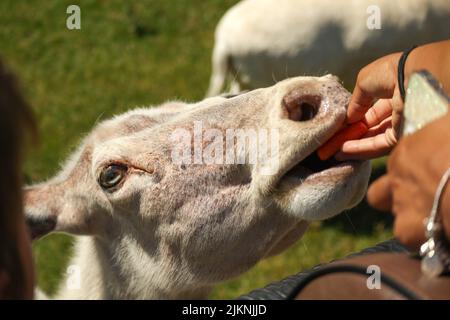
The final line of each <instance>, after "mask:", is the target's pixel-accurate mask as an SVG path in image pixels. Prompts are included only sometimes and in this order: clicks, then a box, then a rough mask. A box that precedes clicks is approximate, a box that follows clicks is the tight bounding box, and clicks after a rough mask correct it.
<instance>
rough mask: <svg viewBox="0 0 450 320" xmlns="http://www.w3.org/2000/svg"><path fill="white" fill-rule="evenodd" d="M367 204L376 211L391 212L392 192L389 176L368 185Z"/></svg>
mask: <svg viewBox="0 0 450 320" xmlns="http://www.w3.org/2000/svg"><path fill="white" fill-rule="evenodd" d="M367 202H369V205H371V206H372V207H374V208H376V209H378V210H381V211H391V209H392V190H391V183H390V179H389V175H387V174H386V175H384V176H382V177H381V178H378V179H377V180H375V181H374V182H373V183H372V184H371V185H370V187H369V190H368V191H367Z"/></svg>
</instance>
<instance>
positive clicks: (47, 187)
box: [24, 183, 91, 239]
mask: <svg viewBox="0 0 450 320" xmlns="http://www.w3.org/2000/svg"><path fill="white" fill-rule="evenodd" d="M74 198H75V199H74ZM24 205H25V217H26V221H27V225H28V227H29V229H30V233H31V237H32V239H37V238H40V237H43V236H45V235H46V234H48V233H50V232H52V231H61V232H68V233H73V234H83V235H87V234H90V231H91V230H90V229H91V228H90V227H89V221H90V220H91V219H89V217H88V215H89V210H88V209H87V207H86V203H84V201H83V200H82V199H76V197H72V196H71V195H70V193H69V192H68V191H67V190H66V188H64V183H62V184H61V185H58V184H41V185H38V186H34V187H28V188H26V189H25V190H24Z"/></svg>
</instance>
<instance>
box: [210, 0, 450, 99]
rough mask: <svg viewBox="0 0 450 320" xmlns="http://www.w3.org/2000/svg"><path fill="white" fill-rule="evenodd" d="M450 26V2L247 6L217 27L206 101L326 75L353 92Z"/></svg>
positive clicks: (340, 0) (304, 0)
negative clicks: (381, 65) (377, 66)
mask: <svg viewBox="0 0 450 320" xmlns="http://www.w3.org/2000/svg"><path fill="white" fill-rule="evenodd" d="M378 14H379V15H378ZM378 17H379V18H380V23H381V25H380V27H381V29H377V27H378V25H377V23H376V19H377V18H378ZM374 19H375V20H374ZM449 21H450V1H448V0H411V1H393V0H354V1H350V0H244V1H241V2H239V3H238V4H237V5H235V6H234V7H232V8H231V9H230V10H229V11H228V12H227V13H226V14H225V15H224V16H223V18H222V19H221V21H220V22H219V24H218V26H217V28H216V34H215V45H214V51H213V54H212V74H211V79H210V85H209V89H208V93H207V95H208V96H215V95H218V94H219V93H221V92H222V91H224V90H225V86H226V83H227V79H228V80H231V92H233V93H236V92H239V91H240V90H246V89H255V88H261V87H267V86H270V85H272V84H273V83H274V82H276V81H279V80H282V79H285V78H287V77H292V76H299V75H321V74H325V73H332V74H335V75H337V76H338V77H339V78H341V80H343V81H344V85H345V86H346V87H347V88H348V89H351V87H352V86H353V85H354V81H355V79H356V75H357V73H358V71H359V70H360V69H361V67H363V66H364V65H366V64H368V63H369V62H371V61H372V60H374V59H376V58H379V57H381V56H383V55H386V54H388V53H392V52H394V51H399V50H404V49H406V48H408V47H410V46H412V45H413V44H422V43H425V42H432V41H435V40H443V39H447V38H450V28H449V27H448V23H449ZM372 27H374V29H371V28H372Z"/></svg>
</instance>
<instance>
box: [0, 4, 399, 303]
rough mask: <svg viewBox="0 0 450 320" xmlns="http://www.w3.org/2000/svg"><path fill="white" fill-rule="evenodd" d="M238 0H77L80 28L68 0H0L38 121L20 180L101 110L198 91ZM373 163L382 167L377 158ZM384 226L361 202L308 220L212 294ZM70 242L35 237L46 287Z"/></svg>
mask: <svg viewBox="0 0 450 320" xmlns="http://www.w3.org/2000/svg"><path fill="white" fill-rule="evenodd" d="M236 2H237V1H236V0H209V1H204V0H189V1H182V0H179V1H167V0H148V1H118V0H108V1H106V0H104V1H93V0H83V1H76V2H75V3H77V4H79V5H80V7H81V19H82V21H81V25H82V29H81V30H79V31H69V30H67V29H66V27H65V20H66V17H67V15H66V13H65V12H66V7H67V6H68V5H69V4H73V3H74V2H73V1H71V0H70V1H62V0H61V1H60V0H58V1H56V0H55V1H31V0H27V1H21V0H2V1H0V55H1V56H2V58H3V59H4V60H5V61H6V62H7V64H8V65H9V66H10V68H11V69H12V70H13V71H14V72H15V73H16V74H17V75H18V77H19V79H20V83H21V85H22V88H23V90H24V93H25V95H26V97H27V98H28V100H29V101H30V102H31V103H32V105H33V108H34V111H35V114H36V118H37V121H38V124H39V127H40V141H41V143H40V145H39V147H38V148H36V149H35V150H33V151H32V152H31V153H29V155H28V160H27V162H26V164H25V174H26V177H27V181H40V180H43V179H46V178H48V177H50V176H51V175H52V174H54V173H55V172H56V171H57V170H58V169H59V165H58V164H59V163H60V162H61V161H62V160H64V158H65V157H66V156H67V155H68V154H69V153H70V151H71V150H73V148H74V147H75V146H76V145H77V143H78V142H79V141H80V139H81V137H82V136H83V135H84V134H85V133H87V132H88V131H89V130H90V128H91V127H92V125H93V124H94V123H95V122H96V121H98V120H99V119H105V118H107V117H109V116H111V115H112V114H116V113H120V112H123V111H125V110H128V109H130V108H133V107H135V106H143V105H156V104H159V103H161V102H163V101H165V100H168V99H174V98H179V99H183V100H187V101H195V100H199V99H201V98H202V97H203V95H204V93H205V91H206V88H207V84H208V78H209V73H210V55H211V50H212V45H213V34H214V28H215V25H216V23H217V22H218V20H219V19H220V17H221V16H222V14H223V13H224V12H225V11H226V10H227V9H228V8H229V7H231V6H232V5H233V4H234V3H236ZM378 167H379V168H381V169H380V170H381V171H382V163H381V164H380V165H379V166H378ZM381 171H380V172H381ZM380 172H378V174H379V173H380ZM390 226H391V221H390V219H389V217H386V216H384V215H382V214H379V213H376V212H374V211H371V210H370V209H369V208H368V207H367V205H366V204H365V203H363V204H361V205H360V206H359V207H358V208H356V209H354V210H352V211H350V212H348V213H346V214H343V215H341V216H339V217H336V218H334V219H332V220H330V221H327V222H324V223H321V224H315V225H314V226H313V227H312V228H311V229H310V231H309V232H308V233H307V235H306V236H305V237H304V238H303V239H302V240H301V241H300V242H299V243H298V244H297V245H295V246H293V247H292V248H291V249H290V250H288V251H287V252H286V253H284V254H282V255H280V256H277V257H274V258H271V259H268V260H266V261H263V262H261V263H260V264H258V266H257V267H256V268H254V269H252V270H251V271H250V272H248V273H247V274H245V275H243V276H241V277H240V278H238V279H234V280H231V281H229V282H227V283H224V284H221V285H219V286H218V287H217V288H216V289H215V291H214V292H213V294H212V298H234V297H236V296H238V295H239V294H243V293H246V292H248V291H249V290H251V289H254V288H257V287H261V286H264V285H266V284H268V283H269V282H271V281H274V280H278V279H281V278H282V277H284V276H287V275H289V274H292V273H295V272H298V271H300V270H302V269H304V268H308V267H311V266H313V265H315V264H318V263H322V262H326V261H329V260H330V259H334V258H338V257H342V256H345V255H347V254H349V253H350V252H353V251H357V250H360V249H362V248H364V247H367V246H370V245H373V244H375V243H377V242H379V241H382V240H385V239H387V238H389V237H391V231H390ZM70 247H71V238H69V237H68V236H64V235H52V236H50V237H48V238H46V239H43V240H41V241H39V242H38V243H36V244H35V245H34V252H35V257H36V263H37V270H38V280H39V285H40V286H41V288H42V289H44V291H46V292H53V291H54V290H55V288H56V285H57V283H58V281H59V280H60V277H61V275H62V274H63V273H64V269H65V263H67V257H68V255H69V252H70Z"/></svg>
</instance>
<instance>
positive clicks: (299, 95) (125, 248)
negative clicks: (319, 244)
mask: <svg viewBox="0 0 450 320" xmlns="http://www.w3.org/2000/svg"><path fill="white" fill-rule="evenodd" d="M349 98H350V94H349V92H348V91H346V90H345V89H344V88H343V87H342V85H341V84H340V83H339V81H338V79H337V78H335V77H333V76H324V77H320V78H312V77H298V78H292V79H287V80H285V81H282V82H279V83H278V84H276V85H275V86H272V87H270V88H266V89H259V90H254V91H251V92H248V93H246V94H242V95H239V96H236V97H233V98H224V97H215V98H209V99H205V100H203V101H202V102H199V103H194V104H186V103H182V102H171V103H167V104H164V105H162V106H160V107H157V108H148V109H137V110H134V111H130V112H127V113H125V114H123V115H121V116H117V117H115V118H113V119H111V120H107V121H104V122H102V123H100V124H99V125H97V126H96V128H95V129H94V130H93V131H92V132H91V133H90V134H89V135H88V136H87V137H86V138H85V139H84V141H83V142H82V144H81V146H80V147H79V149H78V151H77V152H75V153H74V154H73V155H72V156H71V157H70V159H69V161H68V162H67V163H66V164H65V166H64V168H63V170H62V171H61V172H60V173H59V174H58V175H57V176H56V177H54V178H52V179H51V180H49V181H47V182H44V183H40V184H37V185H34V186H31V187H28V188H26V190H25V200H24V201H25V212H26V217H27V222H28V225H29V226H30V228H31V231H32V234H33V237H34V238H38V237H41V236H43V235H45V234H47V233H50V232H53V231H56V232H67V233H71V234H74V235H77V236H76V244H75V249H74V250H75V253H74V256H73V258H72V260H71V262H70V265H71V266H72V269H71V270H75V271H77V274H78V278H76V279H75V280H78V281H79V283H78V284H77V283H74V281H72V280H73V279H72V280H70V279H66V280H65V281H64V282H63V283H62V285H61V286H60V290H59V292H58V293H57V295H56V297H57V298H59V299H177V298H206V297H207V295H208V292H209V291H210V289H211V288H212V287H213V286H214V285H215V284H216V283H218V282H221V281H224V280H227V279H230V278H232V277H235V276H237V275H239V274H241V273H243V272H245V271H247V270H248V269H250V268H251V267H252V266H254V265H255V264H256V263H257V262H258V261H260V260H261V259H263V258H265V257H268V256H271V255H274V254H277V253H280V252H282V251H283V250H285V249H286V248H288V247H289V246H290V245H291V244H293V243H294V242H295V241H297V240H298V239H299V238H300V237H301V236H302V234H303V233H304V232H305V230H306V229H307V226H308V224H309V222H310V221H314V220H322V219H326V218H329V217H332V216H334V215H336V214H338V213H340V212H342V211H343V210H345V209H348V208H350V207H353V206H355V205H356V204H357V203H358V202H359V201H360V200H361V199H362V198H363V196H364V194H365V190H366V187H367V183H368V179H369V175H370V164H369V162H368V161H363V162H360V161H354V162H342V163H337V162H335V161H328V162H320V161H318V160H316V161H314V158H313V157H311V156H310V155H313V154H314V153H315V150H316V149H317V148H318V147H319V146H320V145H321V144H323V143H324V142H325V141H326V140H328V139H329V138H330V137H331V136H332V135H333V134H334V133H335V132H337V131H338V130H339V129H340V128H341V127H342V125H343V124H344V122H345V115H346V106H347V104H348V101H349ZM194 122H201V123H202V124H203V128H204V129H205V130H206V129H212V128H213V129H216V132H219V133H220V132H225V131H226V130H227V129H229V128H256V129H258V128H266V129H273V130H277V131H278V132H279V134H278V137H279V143H278V144H279V161H278V163H279V166H278V169H277V171H275V172H273V174H270V175H266V174H261V172H260V170H258V167H257V164H256V165H255V164H250V163H248V164H246V163H244V164H194V163H191V164H186V165H183V164H182V165H180V164H176V163H174V161H173V157H172V156H173V154H172V151H173V150H172V149H173V145H172V143H173V141H172V138H173V133H174V132H175V131H176V130H178V129H180V128H182V129H186V130H191V129H192V128H193V126H194V125H195V124H194ZM188 142H189V146H191V143H194V142H191V139H190V138H189V139H188ZM208 146H209V143H204V144H201V148H203V149H202V151H203V152H206V150H207V149H208ZM227 147H229V146H228V145H227ZM244 152H245V154H246V155H247V156H248V155H249V152H250V149H249V148H247V149H245V151H244ZM189 155H190V153H189ZM269 159H270V158H269ZM300 258H301V257H299V259H300ZM68 280H70V281H69V283H68ZM75 282H76V281H75ZM68 284H70V285H68Z"/></svg>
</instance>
